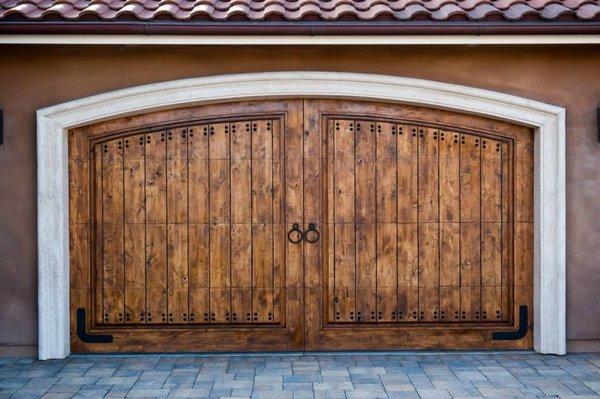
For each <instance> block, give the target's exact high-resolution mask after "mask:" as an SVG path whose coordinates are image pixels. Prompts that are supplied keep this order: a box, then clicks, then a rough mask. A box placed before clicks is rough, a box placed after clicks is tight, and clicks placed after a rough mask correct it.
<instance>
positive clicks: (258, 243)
mask: <svg viewBox="0 0 600 399" xmlns="http://www.w3.org/2000/svg"><path fill="white" fill-rule="evenodd" d="M251 150H252V177H251V182H252V285H253V291H252V308H253V316H252V317H253V321H254V322H259V323H265V322H271V321H272V319H273V227H272V223H273V198H272V192H273V126H272V122H271V121H262V120H261V121H253V122H252V149H251Z"/></svg>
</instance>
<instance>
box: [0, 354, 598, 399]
mask: <svg viewBox="0 0 600 399" xmlns="http://www.w3.org/2000/svg"><path fill="white" fill-rule="evenodd" d="M0 398H248V399H260V398H267V399H278V398H282V399H329V398H331V399H338V398H339V399H352V398H357V399H368V398H424V399H435V398H563V399H567V398H599V399H600V353H599V354H570V355H567V356H543V355H538V354H535V353H527V352H504V353H496V352H490V353H475V352H444V353H438V354H434V353H426V352H425V353H423V352H398V353H395V352H386V353H360V352H357V353H307V354H248V355H187V354H186V355H130V356H129V355H127V356H123V355H84V356H71V357H69V358H68V359H63V360H49V361H45V362H42V361H38V360H35V359H32V358H0Z"/></svg>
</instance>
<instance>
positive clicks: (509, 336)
mask: <svg viewBox="0 0 600 399" xmlns="http://www.w3.org/2000/svg"><path fill="white" fill-rule="evenodd" d="M526 334H527V306H526V305H521V306H519V329H518V330H516V331H497V332H495V333H493V334H492V339H493V340H494V341H514V340H517V339H521V338H523V337H524V336H525V335H526Z"/></svg>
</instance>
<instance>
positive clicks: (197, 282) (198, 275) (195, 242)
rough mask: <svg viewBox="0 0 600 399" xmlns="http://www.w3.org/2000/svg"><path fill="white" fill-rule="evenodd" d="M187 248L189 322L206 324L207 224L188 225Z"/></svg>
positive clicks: (207, 315)
mask: <svg viewBox="0 0 600 399" xmlns="http://www.w3.org/2000/svg"><path fill="white" fill-rule="evenodd" d="M189 246H190V251H189V265H190V269H189V279H190V281H189V322H190V323H207V322H209V320H210V317H209V301H208V294H209V274H208V265H209V251H210V250H209V238H208V224H206V223H203V224H190V226H189Z"/></svg>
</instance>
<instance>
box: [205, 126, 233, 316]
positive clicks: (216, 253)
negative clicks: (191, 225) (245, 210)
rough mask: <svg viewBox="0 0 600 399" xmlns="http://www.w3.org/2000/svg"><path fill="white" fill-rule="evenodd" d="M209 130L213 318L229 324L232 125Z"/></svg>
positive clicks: (210, 267) (211, 309)
mask: <svg viewBox="0 0 600 399" xmlns="http://www.w3.org/2000/svg"><path fill="white" fill-rule="evenodd" d="M208 131H209V133H208V135H209V144H208V145H209V175H210V182H209V214H210V228H209V237H210V238H209V239H210V255H209V269H210V277H209V279H210V294H209V296H210V321H211V322H213V323H229V322H230V319H231V318H230V309H231V275H230V262H231V254H230V233H231V232H230V228H231V226H230V206H231V204H230V187H231V184H230V176H229V171H230V165H229V163H230V160H229V124H228V123H219V124H213V125H210V126H209V128H208Z"/></svg>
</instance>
